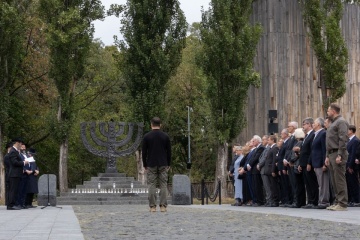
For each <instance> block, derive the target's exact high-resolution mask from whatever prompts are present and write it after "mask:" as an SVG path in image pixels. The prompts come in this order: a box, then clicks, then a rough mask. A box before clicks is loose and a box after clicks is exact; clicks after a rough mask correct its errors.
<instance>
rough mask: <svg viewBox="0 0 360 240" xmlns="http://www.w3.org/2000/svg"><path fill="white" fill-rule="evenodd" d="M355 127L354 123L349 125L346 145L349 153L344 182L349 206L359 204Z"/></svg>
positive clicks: (358, 142)
mask: <svg viewBox="0 0 360 240" xmlns="http://www.w3.org/2000/svg"><path fill="white" fill-rule="evenodd" d="M355 133H356V127H355V126H354V125H350V126H349V130H348V136H349V142H348V144H347V145H346V148H347V151H348V153H349V157H348V160H347V162H346V174H345V176H346V184H347V190H348V199H349V203H348V206H349V207H354V206H355V205H359V179H358V176H357V173H356V164H355V159H356V150H357V148H358V146H359V144H360V141H359V139H358V138H357V137H356V136H355Z"/></svg>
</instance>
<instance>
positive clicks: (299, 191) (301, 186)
mask: <svg viewBox="0 0 360 240" xmlns="http://www.w3.org/2000/svg"><path fill="white" fill-rule="evenodd" d="M295 180H296V206H298V207H301V206H305V205H306V191H305V183H304V177H303V172H301V173H295Z"/></svg>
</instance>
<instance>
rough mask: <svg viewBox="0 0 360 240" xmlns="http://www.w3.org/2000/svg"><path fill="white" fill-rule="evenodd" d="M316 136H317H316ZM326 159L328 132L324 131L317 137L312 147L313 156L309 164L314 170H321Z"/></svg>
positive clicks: (311, 155)
mask: <svg viewBox="0 0 360 240" xmlns="http://www.w3.org/2000/svg"><path fill="white" fill-rule="evenodd" d="M314 136H315V135H314ZM325 158H326V131H325V129H322V130H321V131H320V132H319V133H318V134H317V135H316V137H314V140H313V142H312V145H311V154H310V159H309V163H310V165H311V166H312V167H314V168H321V167H322V166H324V163H325Z"/></svg>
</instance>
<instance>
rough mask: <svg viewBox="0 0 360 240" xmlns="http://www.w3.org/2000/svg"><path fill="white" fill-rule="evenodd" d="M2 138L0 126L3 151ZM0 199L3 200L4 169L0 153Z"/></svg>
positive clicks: (0, 145)
mask: <svg viewBox="0 0 360 240" xmlns="http://www.w3.org/2000/svg"><path fill="white" fill-rule="evenodd" d="M3 142H4V137H3V134H2V127H1V125H0V149H3ZM0 199H4V200H5V168H4V155H3V154H2V151H0Z"/></svg>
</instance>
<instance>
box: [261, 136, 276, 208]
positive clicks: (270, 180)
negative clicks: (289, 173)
mask: <svg viewBox="0 0 360 240" xmlns="http://www.w3.org/2000/svg"><path fill="white" fill-rule="evenodd" d="M276 141H277V139H276V137H275V136H274V135H271V136H269V138H268V151H267V153H266V157H265V160H264V161H261V162H259V164H258V166H259V169H260V172H261V176H262V179H263V183H264V187H265V191H266V198H267V199H266V200H267V205H266V206H268V207H278V206H279V193H278V184H277V180H276V178H275V177H273V176H272V172H273V168H274V167H273V166H274V165H275V163H276V155H277V153H278V152H279V148H278V147H277V146H276ZM264 152H265V150H264Z"/></svg>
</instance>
